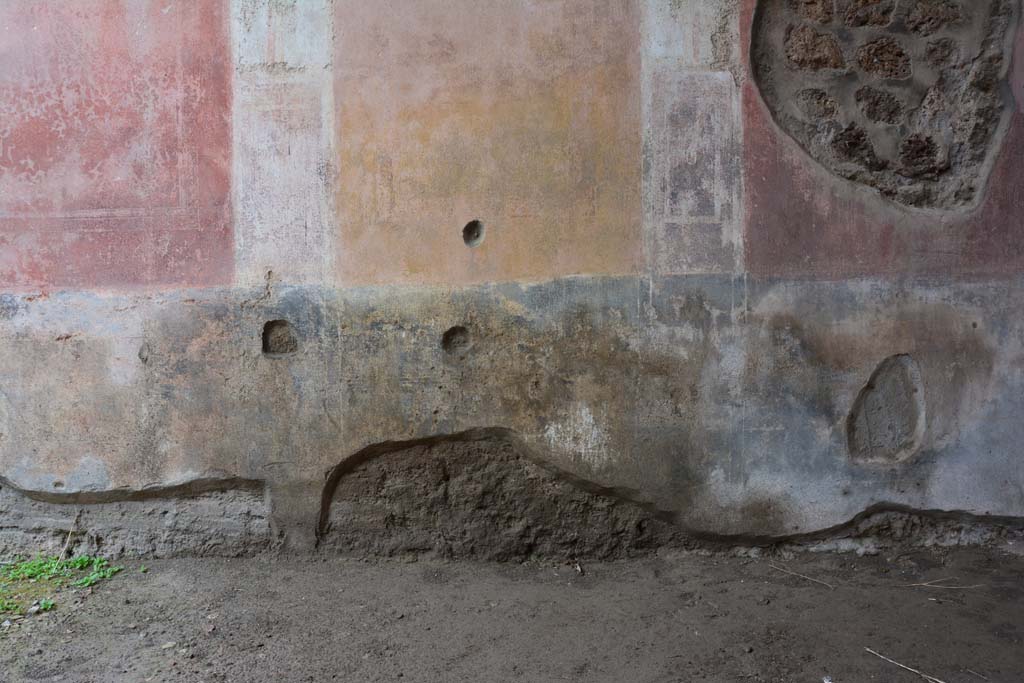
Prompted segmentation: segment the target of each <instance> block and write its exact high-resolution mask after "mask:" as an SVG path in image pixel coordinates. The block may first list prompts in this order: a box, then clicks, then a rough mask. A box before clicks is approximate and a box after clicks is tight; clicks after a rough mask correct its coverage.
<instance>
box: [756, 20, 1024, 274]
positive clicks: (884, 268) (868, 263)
mask: <svg viewBox="0 0 1024 683" xmlns="http://www.w3.org/2000/svg"><path fill="white" fill-rule="evenodd" d="M755 4H756V0H744V12H743V17H742V28H743V31H742V33H743V39H742V44H743V46H744V50H745V55H744V59H745V63H747V64H749V63H750V55H749V47H750V27H751V19H752V16H753V10H754V6H755ZM1017 46H1018V49H1017V55H1016V58H1015V65H1014V69H1013V70H1011V73H1012V74H1013V75H1012V76H1011V85H1012V89H1013V90H1015V91H1018V92H1020V91H1021V90H1022V88H1021V85H1020V82H1019V81H1020V79H1021V77H1022V76H1021V74H1022V70H1021V68H1020V66H1019V65H1020V63H1021V59H1022V58H1024V54H1022V53H1024V39H1022V38H1020V37H1019V38H1018V41H1017ZM1022 111H1024V110H1022V109H1021V108H1018V110H1017V112H1016V113H1015V114H1014V116H1013V118H1012V120H1011V122H1010V128H1009V130H1008V132H1007V134H1006V137H1005V138H1004V140H1003V143H1002V147H1001V150H1000V152H999V154H998V157H997V158H996V162H995V165H994V168H993V170H992V174H991V176H990V178H989V182H988V186H987V188H986V190H985V195H984V198H983V199H982V202H981V204H980V206H979V207H978V208H977V209H975V210H974V211H973V212H971V213H969V214H962V213H961V214H951V213H941V212H925V211H914V210H910V209H905V208H903V207H900V206H897V205H895V204H893V203H891V202H887V201H885V200H883V199H881V197H880V196H878V194H877V193H875V192H874V191H871V190H868V189H864V188H861V187H857V186H854V184H853V183H850V182H848V181H845V180H843V179H841V178H838V177H836V176H834V175H832V174H831V173H830V172H828V171H826V170H825V169H824V168H823V167H822V166H820V165H819V164H818V163H817V162H815V161H814V160H812V159H811V158H810V157H809V156H808V155H807V154H806V153H805V152H804V151H803V150H802V149H800V147H799V146H798V145H797V143H796V142H795V141H793V140H792V139H791V138H790V137H789V136H788V135H787V134H786V133H784V132H783V131H781V130H780V129H779V128H778V126H777V125H776V124H775V122H774V121H773V120H772V118H771V114H770V113H769V112H768V110H767V108H766V107H765V106H764V103H763V102H762V100H761V97H760V95H759V94H758V92H757V86H756V85H755V84H754V82H753V77H752V76H751V75H750V74H748V78H747V80H746V83H745V85H744V88H743V118H744V171H745V183H746V186H745V187H746V207H747V210H746V224H745V228H744V246H745V249H746V263H747V267H748V270H749V271H750V272H751V273H752V274H754V275H757V276H761V277H783V278H811V279H840V278H847V277H860V276H886V275H905V274H926V275H949V276H952V277H960V278H1001V277H1008V276H1012V275H1015V274H1019V273H1022V272H1024V192H1021V189H1020V188H1021V178H1024V113H1022Z"/></svg>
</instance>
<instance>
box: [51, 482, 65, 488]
mask: <svg viewBox="0 0 1024 683" xmlns="http://www.w3.org/2000/svg"><path fill="white" fill-rule="evenodd" d="M53 488H55V489H62V488H64V482H62V481H55V482H53Z"/></svg>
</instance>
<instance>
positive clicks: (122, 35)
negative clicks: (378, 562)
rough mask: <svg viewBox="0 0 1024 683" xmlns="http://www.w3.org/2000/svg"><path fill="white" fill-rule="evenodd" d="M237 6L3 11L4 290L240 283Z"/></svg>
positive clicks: (63, 6) (93, 0) (54, 6)
mask: <svg viewBox="0 0 1024 683" xmlns="http://www.w3.org/2000/svg"><path fill="white" fill-rule="evenodd" d="M225 5H226V3H225V2H223V0H191V1H190V2H165V1H162V0H161V1H159V2H157V1H148V0H140V1H130V0H76V1H75V2H48V1H42V0H40V1H27V2H5V3H0V64H3V68H2V69H0V287H2V288H5V289H22V288H48V287H78V288H91V287H114V288H117V287H135V286H147V285H155V286H159V285H172V284H173V285H180V284H189V285H205V284H215V283H223V282H227V281H229V280H230V277H231V269H232V264H231V258H232V235H231V224H230V218H231V216H230V202H229V199H230V157H231V151H230V144H231V136H230V97H231V87H230V74H231V70H230V46H229V42H228V40H229V39H228V24H227V16H226V13H225V12H226V8H225Z"/></svg>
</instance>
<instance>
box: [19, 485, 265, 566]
mask: <svg viewBox="0 0 1024 683" xmlns="http://www.w3.org/2000/svg"><path fill="white" fill-rule="evenodd" d="M69 534H70V540H69ZM272 538H273V533H272V531H271V525H270V516H269V510H268V509H267V503H266V499H265V496H264V494H263V491H262V488H260V487H258V486H254V485H249V484H244V483H243V484H242V485H238V486H232V485H229V484H225V486H224V487H216V486H206V487H204V486H196V487H190V486H189V485H183V486H180V487H175V488H170V489H164V490H157V491H151V492H148V493H146V492H121V493H107V494H104V495H99V496H96V497H92V498H90V497H88V496H86V497H82V496H74V495H63V496H61V495H56V494H55V495H53V496H48V497H47V499H45V500H44V499H41V498H40V497H38V496H31V495H29V494H26V493H24V492H21V491H19V490H18V489H16V488H14V487H12V486H10V485H9V484H8V483H7V482H4V481H0V558H10V557H13V556H16V555H23V554H26V553H50V554H58V553H59V552H61V550H63V548H64V545H65V544H67V545H68V550H69V552H70V553H72V554H95V555H103V556H105V557H154V558H159V557H183V556H188V557H202V556H218V557H238V556H246V555H252V554H255V553H258V552H261V551H263V550H266V549H268V548H269V547H270V546H271V545H272Z"/></svg>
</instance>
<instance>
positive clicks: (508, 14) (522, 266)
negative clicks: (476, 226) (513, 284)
mask: <svg viewBox="0 0 1024 683" xmlns="http://www.w3.org/2000/svg"><path fill="white" fill-rule="evenodd" d="M636 5H637V3H636V2H635V0H584V1H582V2H579V1H576V2H573V1H569V0H554V1H545V2H541V1H538V0H531V1H529V2H526V3H493V2H490V3H482V2H476V1H474V0H456V1H455V2H451V1H442V0H427V1H425V2H417V3H414V4H408V3H400V2H380V3H365V2H354V1H352V0H339V2H337V3H336V4H335V17H336V20H335V24H336V35H335V52H334V75H335V92H336V93H342V95H340V96H339V97H338V98H337V100H338V106H337V118H336V122H337V145H338V152H337V160H338V161H337V163H338V179H337V194H336V204H337V209H338V215H337V225H338V231H339V236H338V242H339V244H338V258H337V264H338V265H337V267H338V277H339V280H340V281H341V282H343V283H403V282H413V283H430V282H445V283H467V282H483V281H501V280H510V279H518V278H527V279H530V278H545V277H552V276H558V275H569V274H577V273H631V272H635V271H636V270H637V269H638V267H639V260H640V258H641V256H642V244H641V236H640V224H641V213H640V151H641V120H640V67H639V46H640V37H639V36H640V34H639V30H640V16H639V10H638V8H637V6H636ZM472 220H479V221H481V222H482V223H483V224H484V225H486V227H487V233H486V239H485V240H483V241H481V242H479V244H478V246H475V247H474V248H473V249H466V248H465V245H464V243H463V235H462V230H463V227H464V226H465V225H467V223H469V222H470V221H472Z"/></svg>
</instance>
